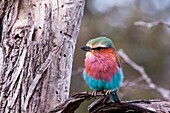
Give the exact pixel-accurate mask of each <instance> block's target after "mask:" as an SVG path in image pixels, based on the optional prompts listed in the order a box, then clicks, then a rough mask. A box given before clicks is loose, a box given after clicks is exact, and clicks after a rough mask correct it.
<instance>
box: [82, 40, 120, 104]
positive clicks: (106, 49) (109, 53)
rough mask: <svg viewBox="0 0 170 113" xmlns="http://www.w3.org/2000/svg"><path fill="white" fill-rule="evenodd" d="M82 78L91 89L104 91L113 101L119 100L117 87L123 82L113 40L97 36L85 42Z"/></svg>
mask: <svg viewBox="0 0 170 113" xmlns="http://www.w3.org/2000/svg"><path fill="white" fill-rule="evenodd" d="M81 49H83V50H85V51H86V52H87V53H86V58H85V67H84V71H83V78H84V80H85V81H86V82H87V84H88V85H89V87H90V88H91V89H92V90H95V91H105V92H106V93H107V94H110V99H111V100H112V101H113V102H120V100H119V98H118V96H117V93H116V91H117V89H119V88H120V86H121V84H122V82H123V71H122V67H121V65H122V63H121V59H120V57H119V56H118V54H117V53H116V49H115V47H114V45H113V42H112V41H111V40H110V39H109V38H106V37H98V38H95V39H91V40H89V41H88V42H87V44H86V46H84V47H82V48H81Z"/></svg>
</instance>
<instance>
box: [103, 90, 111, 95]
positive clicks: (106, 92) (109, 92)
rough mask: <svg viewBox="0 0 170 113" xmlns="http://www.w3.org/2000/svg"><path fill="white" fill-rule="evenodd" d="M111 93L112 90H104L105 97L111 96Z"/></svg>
mask: <svg viewBox="0 0 170 113" xmlns="http://www.w3.org/2000/svg"><path fill="white" fill-rule="evenodd" d="M111 92H112V91H111V90H104V93H105V95H110V94H111Z"/></svg>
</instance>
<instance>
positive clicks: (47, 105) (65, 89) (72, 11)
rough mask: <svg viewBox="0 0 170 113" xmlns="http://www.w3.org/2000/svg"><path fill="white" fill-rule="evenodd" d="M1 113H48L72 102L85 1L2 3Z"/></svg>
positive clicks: (11, 0) (8, 0)
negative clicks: (73, 69)
mask: <svg viewBox="0 0 170 113" xmlns="http://www.w3.org/2000/svg"><path fill="white" fill-rule="evenodd" d="M0 5H1V8H0V20H1V22H2V26H1V27H3V31H2V39H1V43H2V46H1V50H2V51H0V52H1V53H0V54H2V55H3V56H1V58H2V59H0V62H1V63H2V62H3V64H2V65H0V68H1V73H0V81H1V85H0V90H1V92H0V113H24V112H25V113H44V112H47V111H49V110H50V109H51V108H54V106H55V105H56V104H60V103H61V102H63V101H64V100H66V99H67V98H68V96H69V87H70V78H71V69H72V60H73V54H74V49H75V44H76V40H77V35H78V31H79V27H80V22H81V18H82V16H83V10H84V0H43V1H41V0H29V1H28V0H7V1H5V0H2V1H0Z"/></svg>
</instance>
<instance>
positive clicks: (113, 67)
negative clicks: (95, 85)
mask: <svg viewBox="0 0 170 113" xmlns="http://www.w3.org/2000/svg"><path fill="white" fill-rule="evenodd" d="M117 70H118V66H117V63H116V57H115V54H113V53H108V54H104V53H103V54H102V53H95V54H90V55H89V56H87V57H86V59H85V71H86V73H87V75H88V76H91V77H93V78H95V79H100V80H105V81H110V80H111V79H112V77H113V76H114V75H115V74H116V73H117Z"/></svg>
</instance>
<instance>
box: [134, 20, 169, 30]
mask: <svg viewBox="0 0 170 113" xmlns="http://www.w3.org/2000/svg"><path fill="white" fill-rule="evenodd" d="M134 25H135V26H139V27H146V28H148V29H152V28H153V27H155V26H158V25H163V26H166V27H168V28H170V23H168V22H166V21H164V20H159V21H155V22H144V21H136V22H134Z"/></svg>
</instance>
